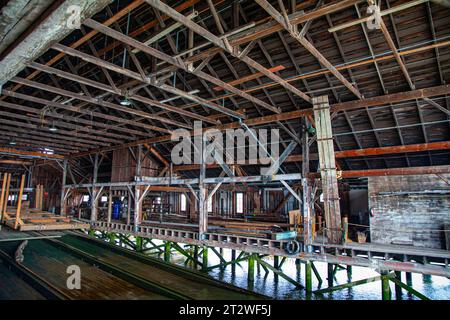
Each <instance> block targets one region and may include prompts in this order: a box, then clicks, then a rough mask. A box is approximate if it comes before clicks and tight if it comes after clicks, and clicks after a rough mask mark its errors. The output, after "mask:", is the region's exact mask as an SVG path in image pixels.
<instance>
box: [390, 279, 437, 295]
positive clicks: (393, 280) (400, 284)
mask: <svg viewBox="0 0 450 320" xmlns="http://www.w3.org/2000/svg"><path fill="white" fill-rule="evenodd" d="M389 280H391V281H392V282H394V283H395V284H396V285H397V286H399V287H401V288H403V289H405V290H406V291H408V292H409V293H412V294H413V295H415V296H416V297H418V298H420V299H422V300H430V298H428V297H427V296H425V295H423V294H421V293H420V292H418V291H416V290H414V289H413V288H411V287H410V286H408V285H407V284H404V283H403V282H401V281H400V280H398V279H396V278H389Z"/></svg>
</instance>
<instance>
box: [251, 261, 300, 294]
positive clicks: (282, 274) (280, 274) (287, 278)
mask: <svg viewBox="0 0 450 320" xmlns="http://www.w3.org/2000/svg"><path fill="white" fill-rule="evenodd" d="M255 259H256V261H258V262H259V263H260V264H261V265H262V266H265V267H267V268H268V269H269V270H271V271H273V273H275V274H276V275H278V276H280V277H282V278H283V279H285V280H287V281H288V282H290V283H292V284H293V285H294V286H296V287H297V288H304V286H303V285H302V284H301V283H299V282H297V281H295V280H294V279H292V278H291V277H289V276H288V275H286V274H285V273H284V272H282V271H280V270H278V269H276V268H274V267H272V266H271V265H270V264H268V263H267V262H265V261H264V260H263V259H261V258H260V257H258V256H257V255H255Z"/></svg>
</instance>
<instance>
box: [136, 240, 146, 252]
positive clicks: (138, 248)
mask: <svg viewBox="0 0 450 320" xmlns="http://www.w3.org/2000/svg"><path fill="white" fill-rule="evenodd" d="M143 240H144V239H142V237H136V251H137V252H142V250H143V249H144V246H143V244H144V242H143Z"/></svg>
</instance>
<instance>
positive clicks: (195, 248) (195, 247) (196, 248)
mask: <svg viewBox="0 0 450 320" xmlns="http://www.w3.org/2000/svg"><path fill="white" fill-rule="evenodd" d="M197 266H198V246H194V268H195V269H197Z"/></svg>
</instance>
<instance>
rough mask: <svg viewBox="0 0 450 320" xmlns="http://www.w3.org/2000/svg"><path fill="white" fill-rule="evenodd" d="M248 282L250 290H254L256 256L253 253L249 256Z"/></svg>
mask: <svg viewBox="0 0 450 320" xmlns="http://www.w3.org/2000/svg"><path fill="white" fill-rule="evenodd" d="M247 282H248V286H249V290H253V283H254V282H255V256H254V254H253V253H252V254H250V255H249V256H248V271H247Z"/></svg>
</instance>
